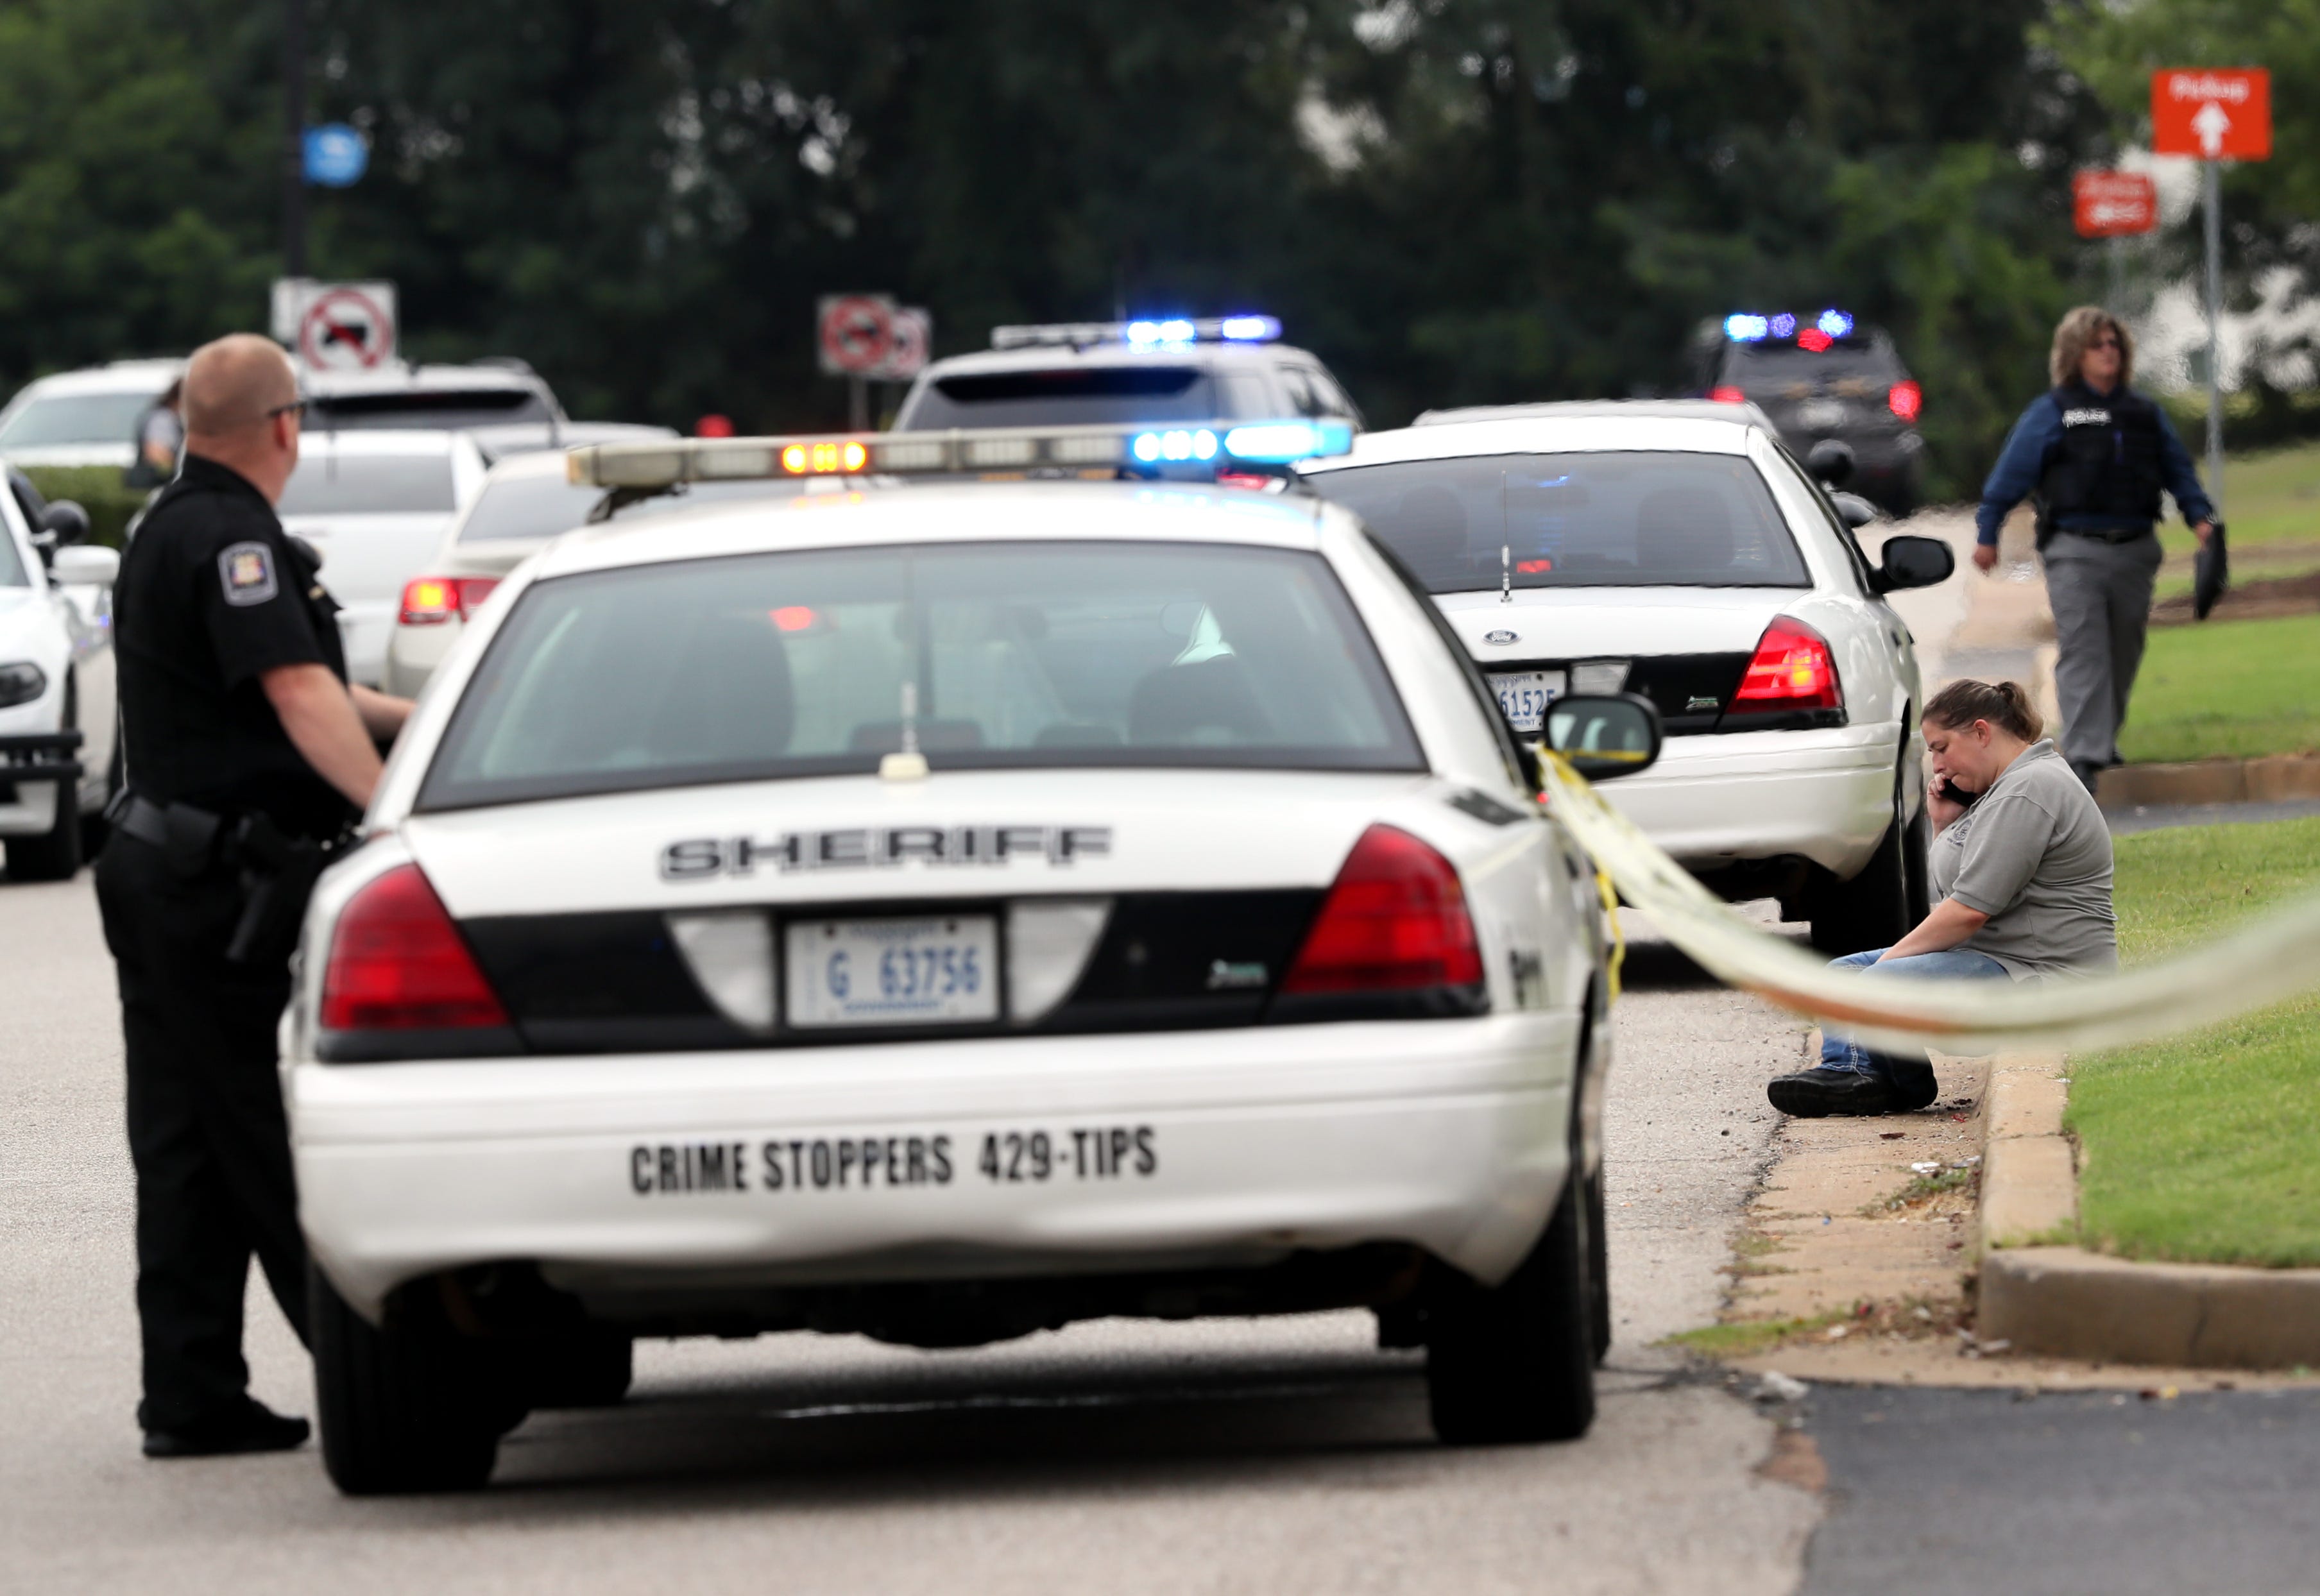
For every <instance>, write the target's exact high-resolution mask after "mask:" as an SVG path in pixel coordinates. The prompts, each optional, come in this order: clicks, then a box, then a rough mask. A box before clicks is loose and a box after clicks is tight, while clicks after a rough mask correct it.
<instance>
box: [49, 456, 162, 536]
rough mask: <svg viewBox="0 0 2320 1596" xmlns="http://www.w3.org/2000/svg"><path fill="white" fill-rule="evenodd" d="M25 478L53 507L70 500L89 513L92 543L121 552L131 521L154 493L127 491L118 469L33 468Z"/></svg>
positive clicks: (137, 489)
mask: <svg viewBox="0 0 2320 1596" xmlns="http://www.w3.org/2000/svg"><path fill="white" fill-rule="evenodd" d="M24 475H25V476H29V477H31V478H32V485H33V486H34V487H36V488H38V489H40V490H41V497H42V498H44V499H46V500H48V501H49V503H52V504H53V503H56V502H57V501H58V500H59V499H70V500H71V501H72V502H73V503H76V504H78V505H79V506H80V507H81V508H82V509H84V510H86V511H87V512H88V524H89V537H90V539H91V540H92V541H95V542H98V543H102V544H104V545H105V546H106V547H107V548H110V549H118V548H120V547H121V546H122V544H123V543H124V542H126V541H127V538H126V537H125V535H124V534H125V533H126V531H127V530H128V526H129V518H130V517H131V516H132V515H134V514H136V513H137V512H138V509H139V507H140V506H141V505H142V504H143V503H145V499H146V496H147V494H148V493H149V491H150V490H148V489H145V488H138V487H124V486H122V482H121V467H118V466H32V467H26V468H25V471H24Z"/></svg>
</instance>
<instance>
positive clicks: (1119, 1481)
mask: <svg viewBox="0 0 2320 1596" xmlns="http://www.w3.org/2000/svg"><path fill="white" fill-rule="evenodd" d="M1630 973H1631V976H1632V981H1631V987H1632V989H1633V990H1632V993H1631V995H1630V996H1629V997H1628V998H1627V1000H1626V1002H1624V1003H1623V1004H1622V1005H1621V1008H1620V1011H1619V1017H1618V1026H1619V1029H1618V1057H1617V1062H1616V1065H1615V1068H1614V1080H1613V1088H1612V1094H1611V1101H1610V1123H1609V1147H1610V1157H1611V1166H1610V1167H1611V1174H1610V1182H1609V1203H1610V1212H1611V1215H1612V1231H1611V1248H1612V1259H1613V1280H1614V1283H1615V1291H1616V1303H1617V1307H1616V1311H1617V1315H1618V1329H1619V1336H1620V1344H1619V1346H1618V1347H1617V1349H1616V1350H1615V1351H1614V1354H1613V1356H1612V1358H1611V1360H1610V1367H1609V1371H1608V1372H1607V1373H1606V1374H1605V1375H1604V1377H1603V1386H1604V1391H1605V1397H1604V1401H1603V1405H1602V1415H1601V1418H1600V1421H1599V1422H1598V1424H1597V1426H1596V1428H1595V1431H1594V1433H1593V1435H1591V1436H1590V1437H1589V1438H1588V1439H1587V1440H1585V1441H1584V1442H1581V1443H1579V1444H1577V1445H1573V1446H1543V1447H1509V1448H1497V1449H1480V1450H1472V1451H1454V1450H1450V1449H1447V1448H1444V1447H1441V1446H1436V1445H1435V1444H1434V1442H1433V1440H1432V1439H1431V1437H1430V1436H1429V1435H1428V1433H1427V1425H1426V1410H1425V1395H1424V1388H1423V1384H1422V1382H1421V1380H1420V1378H1419V1376H1418V1365H1417V1363H1416V1361H1415V1359H1414V1358H1413V1357H1412V1356H1410V1355H1407V1354H1386V1353H1381V1352H1379V1351H1377V1350H1376V1349H1375V1347H1374V1346H1373V1333H1372V1328H1371V1324H1370V1320H1369V1319H1368V1317H1367V1316H1366V1315H1360V1314H1332V1315H1321V1316H1314V1317H1310V1318H1303V1319H1289V1320H1279V1321H1272V1322H1264V1323H1256V1324H1240V1323H1230V1322H1219V1323H1209V1324H1199V1325H1191V1326H1182V1325H1178V1326H1166V1325H1145V1324H1137V1323H1126V1322H1114V1323H1104V1324H1097V1325H1089V1326H1082V1327H1076V1328H1073V1329H1071V1330H1068V1331H1065V1332H1063V1333H1061V1334H1056V1335H1043V1336H1038V1337H1033V1338H1028V1339H1026V1340H1023V1341H1020V1342H1015V1343H1012V1344H1010V1345H1008V1346H1004V1347H993V1348H989V1349H985V1350H981V1351H975V1352H966V1353H955V1352H954V1353H926V1352H917V1351H911V1350H903V1349H897V1348H892V1347H878V1346H875V1345H873V1344H871V1343H868V1342H863V1341H857V1340H852V1339H842V1340H841V1339H830V1338H811V1337H802V1336H793V1337H779V1338H766V1339H762V1340H758V1341H755V1342H748V1343H740V1344H732V1345H727V1344H720V1343H713V1342H712V1343H699V1342H686V1343H681V1344H675V1345H670V1344H660V1343H656V1344H650V1345H648V1346H647V1347H644V1348H641V1349H640V1357H639V1369H640V1377H639V1382H638V1387H637V1391H636V1393H635V1395H634V1396H633V1398H632V1399H631V1400H630V1401H629V1402H628V1403H627V1404H626V1405H625V1406H623V1407H621V1408H620V1409H617V1410H611V1411H605V1412H594V1413H557V1414H550V1415H544V1416H541V1417H539V1418H535V1419H532V1420H530V1421H529V1422H528V1423H527V1424H525V1425H524V1426H523V1427H522V1428H521V1429H519V1430H518V1431H516V1433H515V1434H514V1435H513V1436H512V1437H510V1438H509V1440H508V1442H507V1444H506V1445H505V1446H504V1447H503V1451H502V1454H501V1460H502V1461H501V1465H500V1469H499V1472H498V1474H497V1475H496V1477H495V1478H494V1483H493V1486H492V1488H491V1489H490V1490H489V1491H488V1492H485V1493H483V1494H480V1495H476V1496H472V1497H466V1498H438V1499H429V1500H415V1501H359V1502H358V1501H344V1500H341V1499H340V1497H338V1496H337V1495H336V1494H335V1493H334V1492H332V1491H331V1487H330V1485H329V1483H328V1482H327V1481H326V1480H325V1479H324V1478H323V1475H322V1468H321V1465H320V1463H319V1461H318V1459H317V1457H316V1455H315V1454H314V1452H313V1449H312V1448H311V1447H309V1448H308V1449H306V1450H304V1451H302V1452H298V1453H294V1454H289V1455H277V1456H273V1457H263V1458H243V1459H221V1460H205V1461H199V1462H180V1463H168V1464H157V1463H148V1462H145V1461H144V1460H143V1459H141V1458H140V1456H139V1455H138V1452H137V1430H136V1426H135V1423H134V1420H133V1417H132V1410H133V1408H134V1404H135V1401H136V1387H137V1351H136V1322H135V1317H134V1314H133V1311H132V1308H131V1238H130V1223H131V1183H130V1170H129V1162H128V1155H127V1152H126V1149H125V1147H124V1146H123V1142H122V1130H121V1114H122V1107H121V1084H120V1061H119V1047H120V1040H119V1034H120V1033H119V1029H118V1020H117V1016H116V1012H115V1010H114V1008H113V992H112V968H111V965H110V963H109V961H108V960H107V959H106V957H105V956H104V947H103V943H102V939H101V938H100V936H99V934H98V931H97V926H96V916H95V903H94V900H93V897H92V895H91V893H90V891H89V888H88V884H87V878H86V876H85V875H84V876H83V878H82V879H81V880H80V881H79V882H77V883H74V884H68V885H60V886H32V885H18V884H9V883H5V882H0V1013H5V1016H6V1020H7V1022H6V1024H5V1026H0V1093H5V1098H0V1102H5V1109H0V1200H5V1204H6V1212H7V1216H8V1220H7V1223H6V1225H5V1229H0V1371H5V1373H0V1390H5V1393H6V1407H5V1411H6V1415H7V1422H6V1423H5V1425H0V1502H5V1504H6V1508H5V1512H0V1587H5V1588H8V1589H12V1590H18V1589H20V1590H28V1591H29V1590H39V1591H79V1590H96V1589H107V1590H111V1589H141V1590H151V1589H161V1588H166V1589H168V1590H169V1591H172V1592H173V1593H175V1596H195V1593H196V1592H200V1591H211V1590H220V1591H234V1592H236V1593H237V1596H247V1593H248V1592H251V1591H274V1590H288V1589H300V1590H331V1591H342V1590H358V1591H359V1590H374V1589H375V1590H382V1591H384V1590H393V1591H412V1590H427V1591H433V1592H449V1591H530V1590H543V1591H546V1590H554V1591H574V1590H598V1589H603V1590H614V1589H617V1590H621V1591H637V1590H644V1589H651V1590H656V1591H684V1590H703V1589H710V1588H712V1587H713V1588H716V1589H719V1590H731V1589H747V1590H781V1591H825V1590H839V1589H843V1590H847V1591H911V1592H924V1591H986V1590H996V1589H1001V1588H1008V1589H1021V1590H1031V1589H1050V1590H1052V1589H1058V1588H1060V1589H1066V1590H1074V1589H1075V1590H1090V1589H1092V1590H1101V1591H1106V1592H1111V1591H1180V1590H1199V1591H1266V1592H1282V1591H1328V1592H1342V1591H1434V1590H1455V1591H1460V1592H1461V1593H1462V1596H1465V1593H1476V1596H1479V1593H1481V1592H1486V1591H1536V1590H1542V1589H1553V1590H1557V1591H1699V1590H1705V1589H1710V1588H1713V1589H1715V1590H1717V1591H1719V1592H1726V1593H1732V1596H1738V1593H1744V1592H1754V1591H1765V1592H1772V1591H1788V1590H1790V1589H1792V1588H1794V1585H1795V1582H1796V1581H1797V1579H1798V1577H1799V1570H1800V1567H1801V1559H1802V1556H1803V1552H1804V1546H1805V1542H1806V1538H1807V1537H1808V1534H1809V1533H1810V1531H1811V1529H1812V1527H1813V1525H1814V1522H1815V1521H1816V1519H1817V1518H1818V1516H1819V1513H1820V1505H1819V1501H1818V1500H1817V1498H1815V1497H1813V1496H1811V1495H1809V1494H1808V1493H1806V1492H1802V1491H1800V1490H1798V1489H1796V1488H1794V1487H1792V1486H1789V1485H1785V1484H1776V1483H1771V1482H1768V1481H1766V1480H1764V1479H1762V1478H1760V1477H1758V1476H1757V1475H1756V1474H1755V1473H1754V1469H1755V1466H1756V1465H1757V1464H1758V1463H1760V1462H1761V1461H1762V1460H1763V1457H1764V1456H1765V1455H1766V1452H1767V1450H1768V1447H1769V1446H1770V1444H1771V1441H1772V1419H1769V1418H1767V1417H1765V1416H1763V1415H1762V1414H1760V1413H1759V1412H1758V1411H1756V1410H1755V1409H1754V1407H1753V1406H1751V1405H1750V1404H1749V1403H1747V1402H1745V1401H1740V1400H1738V1399H1735V1397H1733V1396H1731V1395H1729V1394H1726V1392H1724V1391H1723V1390H1722V1389H1721V1388H1720V1387H1719V1386H1718V1385H1717V1384H1716V1383H1712V1382H1705V1381H1702V1380H1700V1379H1699V1378H1697V1377H1696V1376H1694V1375H1691V1374H1687V1373H1685V1372H1684V1371H1683V1369H1682V1368H1681V1365H1679V1364H1678V1363H1677V1362H1676V1360H1674V1359H1673V1358H1672V1357H1671V1356H1668V1355H1667V1354H1665V1353H1662V1352H1657V1351H1654V1350H1652V1349H1651V1347H1650V1343H1651V1342H1653V1341H1654V1340H1656V1339H1658V1338H1660V1337H1663V1336H1664V1335H1666V1334H1667V1333H1669V1332H1670V1331H1672V1330H1676V1329H1680V1328H1685V1327H1687V1326H1690V1325H1694V1324H1699V1323H1703V1322H1706V1321H1707V1320H1708V1319H1711V1318H1712V1317H1713V1315H1714V1312H1715V1308H1716V1303H1717V1293H1718V1291H1719V1289H1720V1285H1721V1281H1720V1277H1719V1276H1718V1275H1717V1269H1718V1268H1719V1267H1720V1266H1721V1265H1723V1263H1724V1262H1725V1257H1726V1252H1725V1238H1726V1234H1727V1232H1728V1230H1729V1229H1730V1227H1731V1225H1732V1223H1733V1221H1734V1220H1735V1217H1736V1215H1737V1212H1738V1211H1739V1206H1740V1204H1741V1202H1742V1200H1743V1199H1744V1197H1745V1193H1746V1192H1747V1190H1748V1187H1749V1185H1750V1183H1751V1182H1752V1180H1753V1179H1754V1174H1755V1172H1756V1169H1757V1166H1758V1165H1759V1163H1760V1162H1761V1160H1762V1159H1763V1156H1764V1154H1765V1147H1766V1138H1767V1137H1768V1135H1769V1132H1770V1129H1771V1124H1770V1118H1769V1112H1768V1111H1766V1110H1765V1109H1764V1107H1763V1087H1762V1083H1763V1078H1764V1076H1765V1075H1767V1074H1769V1073H1772V1069H1773V1068H1774V1067H1775V1066H1777V1065H1779V1064H1780V1063H1781V1062H1784V1061H1785V1060H1786V1059H1787V1058H1789V1057H1790V1056H1793V1055H1794V1052H1795V1049H1796V1047H1797V1043H1798V1037H1799V1033H1798V1030H1797V1028H1796V1026H1795V1025H1794V1024H1793V1023H1792V1022H1790V1021H1787V1020H1780V1019H1777V1018H1775V1017H1773V1016H1772V1015H1770V1014H1769V1013H1768V1012H1766V1011H1763V1010H1761V1009H1759V1008H1757V1007H1756V1006H1755V1005H1754V1004H1753V1003H1752V1002H1748V1001H1746V1000H1742V999H1738V998H1735V997H1732V996H1730V995H1728V994H1726V993H1721V992H1717V991H1715V990H1713V989H1710V988H1708V986H1707V985H1706V984H1705V983H1703V982H1701V981H1699V979H1698V977H1697V976H1696V975H1692V974H1691V973H1690V970H1689V967H1688V966H1686V965H1684V963H1683V962H1682V961H1681V959H1680V958H1677V957H1673V956H1672V955H1671V954H1669V953H1668V952H1667V950H1665V949H1664V948H1653V947H1652V946H1650V945H1648V944H1646V945H1645V946H1642V947H1639V948H1637V949H1636V953H1635V956H1634V958H1633V959H1632V961H1631V966H1630ZM250 1325H251V1330H250V1335H249V1354H250V1361H251V1364H252V1366H253V1370H254V1382H255V1387H256V1390H257V1392H258V1394H259V1395H260V1396H261V1397H262V1398H264V1399H265V1400H266V1401H269V1402H271V1403H273V1404H274V1405H275V1406H276V1407H277V1408H281V1409H284V1410H289V1411H294V1412H311V1411H312V1406H313V1404H312V1399H311V1396H310V1394H309V1392H308V1380H309V1374H308V1369H307V1365H306V1361H305V1357H304V1354H303V1353H302V1352H301V1351H300V1349H299V1348H298V1346H297V1344H296V1342H295V1339H294V1338H292V1337H291V1335H290V1334H289V1332H288V1329H287V1328H286V1327H285V1326H284V1324H283V1323H282V1321H281V1319H280V1318H279V1316H278V1315H277V1314H276V1310H274V1308H273V1306H272V1304H271V1302H270V1301H268V1300H267V1297H266V1295H265V1293H264V1291H263V1289H262V1288H260V1289H258V1290H257V1291H254V1292H252V1294H251V1298H250Z"/></svg>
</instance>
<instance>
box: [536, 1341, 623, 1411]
mask: <svg viewBox="0 0 2320 1596" xmlns="http://www.w3.org/2000/svg"><path fill="white" fill-rule="evenodd" d="M524 1361H525V1363H526V1365H528V1367H529V1368H530V1383H531V1405H532V1406H533V1407H535V1408H612V1407H617V1406H618V1405H619V1404H620V1403H621V1401H623V1400H625V1399H626V1398H627V1396H628V1394H629V1386H630V1383H633V1381H634V1380H635V1378H636V1343H635V1342H633V1341H631V1340H630V1338H628V1337H626V1336H619V1335H613V1334H611V1333H610V1332H605V1331H596V1330H591V1331H587V1332H585V1333H583V1334H581V1335H577V1336H569V1337H564V1338H558V1339H557V1340H555V1341H551V1342H549V1343H548V1345H547V1346H545V1347H541V1348H539V1349H538V1350H537V1351H536V1352H532V1353H528V1354H527V1355H526V1356H525V1360H524Z"/></svg>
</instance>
